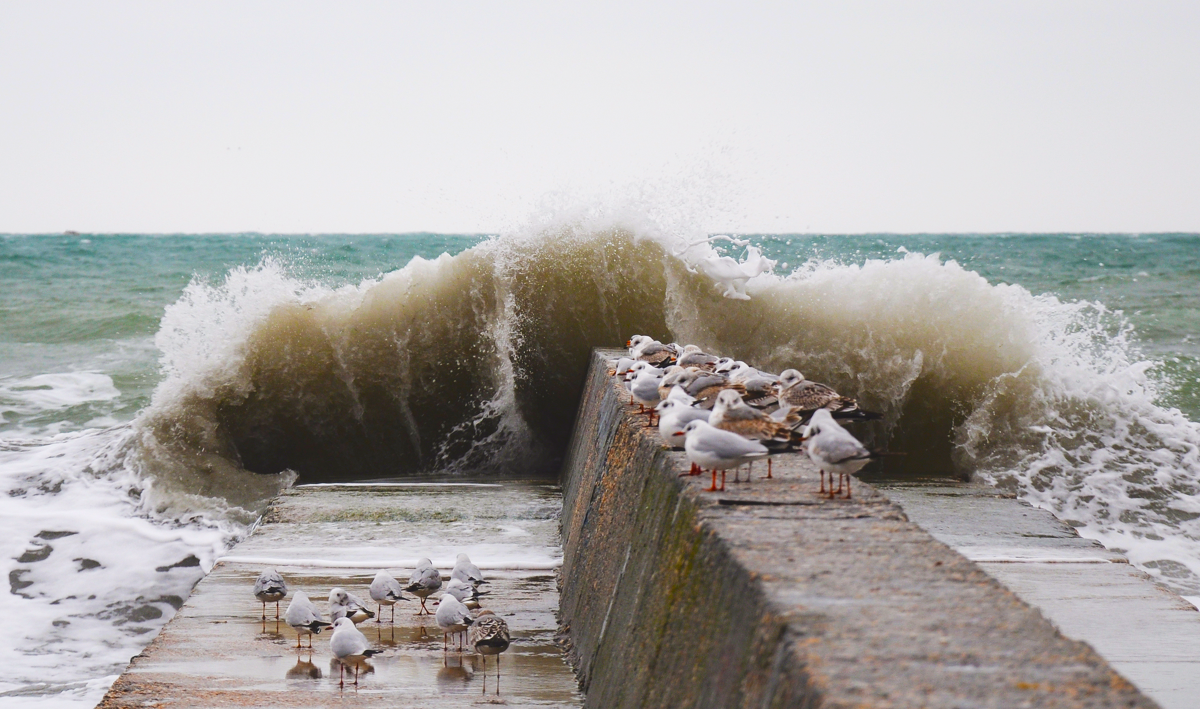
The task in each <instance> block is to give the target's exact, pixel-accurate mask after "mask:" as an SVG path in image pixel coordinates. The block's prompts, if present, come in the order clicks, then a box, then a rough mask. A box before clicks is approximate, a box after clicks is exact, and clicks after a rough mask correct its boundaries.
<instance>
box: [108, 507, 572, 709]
mask: <svg viewBox="0 0 1200 709" xmlns="http://www.w3.org/2000/svg"><path fill="white" fill-rule="evenodd" d="M560 504H561V503H560V502H559V496H558V492H557V490H556V489H554V488H551V487H548V486H544V485H526V484H505V485H497V486H486V487H483V486H475V487H467V486H461V487H443V486H428V487H426V486H396V487H370V486H355V487H349V486H347V487H315V488H299V489H296V490H292V491H288V492H286V493H285V494H284V495H283V496H282V497H281V498H280V500H279V501H278V504H277V505H276V506H275V507H274V508H273V509H272V510H271V511H270V512H269V513H268V514H267V515H266V516H265V518H264V520H265V521H264V523H263V524H262V525H261V526H260V527H259V529H258V530H256V532H255V533H254V534H253V535H252V536H251V537H249V538H248V539H247V540H246V541H244V542H242V543H241V544H239V545H238V546H236V547H234V549H232V550H231V551H230V553H229V554H228V555H227V557H226V558H225V560H224V561H221V562H219V563H218V565H217V566H216V567H215V568H214V569H213V570H212V572H211V573H210V574H209V575H208V576H206V577H205V579H204V580H203V581H201V582H200V584H199V585H198V586H197V587H196V589H195V591H194V592H193V593H192V595H191V597H189V598H188V600H187V602H186V603H185V604H184V606H183V608H182V609H181V610H180V611H179V613H178V615H176V616H175V618H174V619H173V620H172V621H171V622H170V623H169V624H168V625H167V626H166V628H164V630H163V632H162V633H161V634H160V635H159V637H158V638H156V639H155V640H154V642H153V643H152V644H151V645H150V646H149V647H147V648H146V650H145V651H144V652H143V653H142V654H141V655H139V656H138V657H137V658H135V659H134V662H133V663H132V665H131V666H130V667H129V669H128V670H127V671H126V672H125V673H124V674H123V675H122V676H121V677H120V679H118V680H117V682H116V683H115V684H114V685H113V688H112V690H111V691H110V692H109V694H108V695H107V696H106V697H105V699H104V701H103V702H102V703H101V705H100V706H101V707H145V706H156V707H222V706H237V707H327V706H350V707H358V706H363V707H371V706H387V707H408V706H413V707H416V706H420V707H429V706H431V705H435V704H436V706H438V707H454V706H474V705H493V704H505V705H511V706H550V707H574V706H580V705H581V704H582V701H583V698H582V695H581V694H580V693H579V691H578V686H577V684H576V681H575V677H574V675H573V673H572V672H571V669H570V667H569V666H568V665H567V663H566V662H565V661H564V658H563V653H562V650H561V648H560V646H559V645H558V644H557V642H556V640H557V639H556V632H557V627H558V623H557V618H556V613H557V610H558V593H557V590H556V588H557V579H556V576H555V573H556V572H555V570H554V569H553V567H554V566H556V565H557V556H558V553H559V552H558V541H557V534H558V532H557V524H558V519H557V518H558V513H557V509H558V506H559V505H560ZM457 551H466V552H467V553H469V554H471V556H472V560H474V561H476V563H478V564H479V565H480V566H481V567H482V568H483V569H484V573H485V574H486V575H487V577H488V580H489V583H488V584H487V585H486V586H484V588H485V589H486V590H487V591H488V592H489V594H488V595H487V596H485V598H484V607H486V608H489V609H491V610H493V611H494V612H495V613H497V614H498V615H500V616H501V617H502V618H504V619H505V620H506V621H507V622H508V624H509V628H510V630H511V632H512V637H513V644H512V646H511V647H510V648H509V650H508V651H507V652H505V653H504V654H503V655H501V660H500V662H499V666H497V662H496V659H495V658H488V660H487V663H486V664H487V669H486V672H485V669H484V658H483V657H482V656H478V655H475V654H474V653H473V652H470V651H468V650H464V651H463V652H462V653H459V652H457V650H451V651H449V652H447V651H444V650H443V636H442V633H441V631H440V630H439V629H438V628H437V624H436V623H434V622H433V619H432V618H431V617H428V616H416V615H414V613H415V612H416V610H417V609H418V608H419V607H420V606H419V603H417V602H416V601H412V602H408V603H405V602H400V603H398V604H397V605H396V607H395V620H394V623H393V622H389V621H390V618H391V612H390V610H388V609H385V610H384V613H383V615H384V617H385V620H384V621H383V622H377V620H376V619H371V620H368V621H366V622H364V623H363V624H361V625H360V626H359V629H360V630H362V631H363V633H364V634H365V635H366V636H367V639H368V640H369V641H370V642H371V644H372V646H373V647H375V648H376V649H379V650H382V651H383V652H382V653H381V654H380V655H377V656H375V657H374V658H372V659H371V660H370V666H369V668H368V669H367V670H366V672H365V674H362V675H360V677H359V682H358V686H357V687H355V686H354V685H353V684H352V683H351V682H350V681H347V683H346V685H345V686H344V687H341V686H339V666H338V664H337V661H336V660H335V659H334V658H333V656H332V653H331V652H330V651H329V636H330V633H329V632H328V631H327V632H325V633H322V634H321V635H317V636H315V637H314V639H313V645H314V648H313V649H312V650H309V649H297V648H296V634H295V632H294V631H293V630H292V629H291V628H290V627H288V626H287V624H286V623H284V622H282V621H278V622H277V621H275V619H274V614H275V611H274V606H273V605H268V607H267V608H268V616H269V618H268V619H267V620H263V619H262V618H261V616H262V611H261V604H260V603H259V602H258V601H256V600H255V599H254V596H253V594H252V592H251V588H252V586H253V584H254V579H255V577H257V575H258V574H259V572H260V571H261V570H262V568H263V563H262V562H261V560H264V559H268V560H271V561H272V562H288V561H289V560H290V563H272V564H271V565H273V566H275V567H276V568H277V569H278V570H279V572H280V573H281V574H282V575H283V577H284V578H285V580H286V581H287V582H288V586H289V600H290V598H291V597H292V596H293V595H294V594H295V592H296V591H304V592H305V593H307V594H308V596H309V597H310V598H311V599H313V601H314V602H315V603H317V605H318V606H319V607H320V608H321V609H322V612H323V613H325V615H326V619H328V613H327V608H326V603H325V599H326V598H327V597H328V594H329V589H330V588H332V587H334V586H341V587H343V588H346V589H347V590H349V591H351V592H352V593H355V594H357V595H359V596H360V597H361V598H363V599H364V600H367V599H369V595H368V593H367V587H368V586H369V584H370V582H371V579H372V578H373V577H374V575H375V572H376V571H378V569H379V567H384V568H388V570H389V571H390V572H391V573H392V574H393V575H394V576H396V577H397V578H398V579H400V580H401V581H402V582H403V581H404V580H406V579H407V577H408V574H409V573H410V571H411V568H398V567H394V566H389V565H388V564H387V563H386V562H388V561H404V560H406V559H408V558H410V557H411V558H412V559H413V560H414V561H415V559H416V558H419V557H421V556H429V557H431V558H432V559H433V560H434V563H435V564H436V565H438V566H439V568H441V569H442V571H443V573H444V574H445V575H446V577H447V578H448V577H449V570H450V566H452V562H453V558H454V554H455V553H456V552H457ZM377 561H378V562H383V563H381V564H379V565H376V564H375V563H374V562H377ZM489 562H491V563H489ZM495 566H499V567H503V568H499V569H497V568H489V567H495ZM522 566H533V567H548V568H532V569H531V568H521V567H522ZM287 602H288V600H285V601H284V602H282V603H281V604H280V607H281V612H282V610H285V609H286V607H287ZM429 606H430V608H431V609H433V604H432V599H431V601H430V603H429ZM497 672H499V679H498V680H497Z"/></svg>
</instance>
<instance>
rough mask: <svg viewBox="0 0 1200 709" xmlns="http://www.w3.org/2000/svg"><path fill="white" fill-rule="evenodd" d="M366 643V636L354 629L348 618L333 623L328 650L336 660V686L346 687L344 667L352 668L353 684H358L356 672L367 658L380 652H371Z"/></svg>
mask: <svg viewBox="0 0 1200 709" xmlns="http://www.w3.org/2000/svg"><path fill="white" fill-rule="evenodd" d="M370 648H371V645H370V644H369V643H368V642H367V636H366V635H363V634H362V631H360V630H359V629H358V628H356V627H354V622H353V621H351V620H350V619H349V618H338V619H337V620H336V621H334V623H333V637H332V638H330V639H329V649H330V650H332V651H333V656H334V657H336V658H337V659H338V684H339V685H340V686H343V687H344V686H346V679H345V676H344V673H345V670H346V665H350V666H351V667H353V668H354V684H358V670H359V668H360V667H362V666H363V665H364V664H365V663H366V661H367V658H368V657H370V656H372V655H378V654H379V653H380V652H382V650H372V649H370Z"/></svg>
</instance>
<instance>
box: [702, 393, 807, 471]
mask: <svg viewBox="0 0 1200 709" xmlns="http://www.w3.org/2000/svg"><path fill="white" fill-rule="evenodd" d="M793 419H796V420H797V421H798V418H797V417H796V416H795V415H794V414H793ZM708 423H709V424H710V425H712V426H713V427H714V428H719V429H721V430H722V431H729V432H731V433H736V434H738V435H739V436H741V437H743V438H747V439H749V440H752V441H758V442H759V443H762V444H763V445H764V446H766V447H767V448H768V449H770V450H771V451H773V452H776V453H779V452H783V451H785V450H788V449H790V448H791V447H792V446H793V445H794V444H798V443H800V437H799V436H797V435H796V434H795V433H794V432H793V431H792V426H791V425H789V423H781V422H778V421H775V420H774V419H772V418H771V417H770V415H768V414H764V413H763V412H761V411H759V410H758V409H754V408H751V407H750V406H749V405H747V404H746V402H744V401H742V397H741V396H740V395H739V394H738V393H737V392H736V391H733V390H731V389H726V390H725V391H723V392H721V393H720V394H718V395H717V403H716V405H714V406H713V410H712V415H711V416H709V417H708ZM767 477H768V478H770V477H772V476H771V459H770V458H767ZM735 480H736V478H735Z"/></svg>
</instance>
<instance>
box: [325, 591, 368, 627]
mask: <svg viewBox="0 0 1200 709" xmlns="http://www.w3.org/2000/svg"><path fill="white" fill-rule="evenodd" d="M374 617H375V614H374V613H372V612H371V611H370V610H368V609H367V606H366V604H365V603H363V602H362V599H361V598H359V597H358V596H356V595H354V594H353V593H350V592H349V591H347V590H345V589H341V588H333V589H330V591H329V620H331V621H333V622H335V623H336V622H337V620H338V618H349V619H350V620H351V621H353V622H354V624H355V625H357V624H359V623H361V622H363V621H364V620H366V619H367V618H374Z"/></svg>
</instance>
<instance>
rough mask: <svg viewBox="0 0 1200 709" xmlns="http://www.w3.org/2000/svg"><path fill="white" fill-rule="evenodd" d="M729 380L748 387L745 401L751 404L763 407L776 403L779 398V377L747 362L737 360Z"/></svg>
mask: <svg viewBox="0 0 1200 709" xmlns="http://www.w3.org/2000/svg"><path fill="white" fill-rule="evenodd" d="M729 381H731V382H733V383H734V384H741V385H742V386H744V387H746V396H745V401H746V403H747V404H749V405H750V406H755V407H758V408H762V407H765V406H770V405H771V404H774V403H775V402H776V401H777V399H778V397H777V396H776V385H777V383H778V382H779V377H778V376H776V375H774V374H771V373H769V372H763V371H761V370H758V369H755V368H754V367H751V366H750V365H748V364H746V363H745V362H737V363H736V365H735V366H734V368H733V369H731V370H730V371H729Z"/></svg>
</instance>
